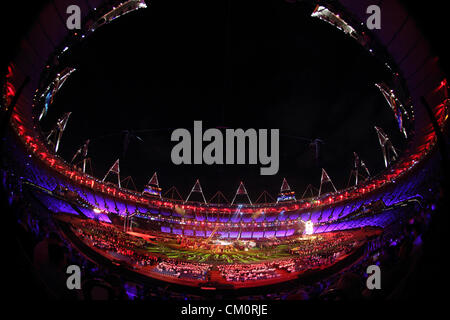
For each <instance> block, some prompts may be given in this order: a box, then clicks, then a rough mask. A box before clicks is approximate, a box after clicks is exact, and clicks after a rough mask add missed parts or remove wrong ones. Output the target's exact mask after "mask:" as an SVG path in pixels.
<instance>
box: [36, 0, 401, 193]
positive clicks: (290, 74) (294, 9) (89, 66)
mask: <svg viewBox="0 0 450 320" xmlns="http://www.w3.org/2000/svg"><path fill="white" fill-rule="evenodd" d="M230 3H231V5H230V6H228V5H227V2H226V1H176V2H173V1H153V2H152V5H151V6H150V7H149V9H146V10H140V11H138V12H135V13H132V14H130V15H128V16H125V17H123V18H121V19H119V20H117V21H115V22H114V23H113V24H111V25H109V26H106V27H103V28H101V29H99V30H98V31H97V32H96V33H95V34H94V35H93V37H92V38H90V39H88V41H87V42H86V43H85V44H83V46H82V47H81V48H76V49H75V48H74V49H72V50H69V52H68V54H67V57H66V58H67V61H68V63H70V64H71V65H73V66H74V67H75V68H77V71H76V72H75V73H74V74H73V75H72V77H71V78H70V80H69V81H67V83H66V84H65V86H64V87H63V89H62V90H61V91H60V93H59V95H58V96H57V98H56V100H55V104H54V105H53V106H52V107H51V110H50V112H49V115H48V116H47V118H46V119H45V120H44V121H43V122H42V127H43V128H44V129H45V130H48V129H49V128H50V127H51V125H52V124H53V123H54V121H55V119H56V118H57V117H59V116H61V114H62V113H63V112H65V111H72V112H73V114H72V117H71V119H70V121H69V124H68V126H67V129H66V132H65V134H64V136H63V140H62V146H61V151H60V153H61V155H63V156H64V157H65V158H66V159H70V158H71V157H72V155H73V154H74V152H75V151H76V149H77V148H78V147H79V146H80V145H81V144H82V143H83V142H84V141H85V140H86V139H88V138H90V139H91V146H90V157H91V158H92V163H93V167H94V168H93V169H94V174H95V175H96V176H98V177H103V175H104V174H105V173H106V171H107V170H108V168H109V166H111V164H112V163H113V162H114V161H115V159H117V158H118V157H120V158H121V170H122V176H123V177H125V176H127V175H131V176H132V177H133V179H134V181H135V182H136V184H137V185H138V187H139V188H140V187H142V186H143V184H145V183H146V182H147V181H148V179H149V178H150V177H151V175H152V174H153V172H154V171H157V172H158V175H159V180H160V184H161V186H162V187H163V188H164V189H166V190H167V189H168V188H169V187H170V186H172V185H176V186H177V187H178V189H179V190H180V192H181V193H182V195H183V196H186V195H187V193H188V192H189V190H190V188H191V187H192V185H193V183H194V181H195V179H196V178H200V181H201V183H202V186H203V190H204V191H205V194H206V197H207V198H209V197H211V196H212V195H213V194H214V193H215V192H216V191H217V190H218V189H220V190H222V191H223V192H224V193H225V194H226V195H227V196H228V197H230V198H232V196H233V194H234V192H235V190H236V188H237V186H238V184H239V181H240V180H244V182H245V184H246V186H247V190H248V191H249V193H250V196H251V197H252V199H253V200H255V199H256V197H257V196H258V195H259V193H261V192H262V191H263V190H264V189H266V190H267V191H269V192H270V193H272V194H276V193H277V192H278V190H279V188H280V185H281V181H282V178H283V177H286V178H287V179H288V182H289V183H290V185H291V187H292V188H293V189H295V190H296V191H297V192H298V193H299V194H300V195H301V193H303V191H304V189H305V188H306V186H307V185H308V184H310V183H311V184H313V185H315V186H316V187H318V186H319V184H320V170H321V169H320V168H321V167H324V168H326V170H327V171H328V173H329V175H330V176H331V178H332V179H333V180H334V183H335V185H336V187H338V188H343V187H345V186H346V185H347V180H348V177H349V173H350V169H351V167H352V161H353V151H356V152H358V153H359V154H360V156H361V158H362V159H363V160H364V161H365V162H366V164H367V165H368V167H369V169H370V170H371V171H372V172H374V173H375V172H378V171H380V170H381V169H382V168H383V159H382V155H381V151H380V147H379V144H378V140H377V136H376V133H375V130H374V128H373V127H374V125H377V126H380V127H382V128H383V129H385V131H386V132H387V133H388V135H389V136H390V137H391V140H392V141H393V143H394V145H395V146H396V147H399V148H402V147H403V143H404V139H403V138H402V137H401V135H400V133H399V131H398V129H397V124H396V122H395V120H394V116H393V114H392V112H391V110H390V108H389V107H388V105H387V103H386V102H385V101H384V99H383V97H382V95H381V93H380V92H379V91H378V89H377V88H376V87H375V86H374V83H376V82H379V81H383V80H386V79H388V74H387V73H386V72H385V71H384V68H383V66H382V65H380V64H379V63H378V62H377V60H376V59H374V58H373V57H371V56H369V55H368V54H367V53H366V52H365V51H364V50H363V49H362V48H361V47H360V46H359V45H358V44H357V43H356V42H355V41H354V40H353V39H351V38H349V37H347V36H345V35H344V34H343V33H341V32H340V31H338V30H336V29H334V28H333V27H331V26H330V25H328V24H326V23H324V22H322V21H320V20H318V19H313V18H311V17H310V13H311V8H310V7H308V6H306V5H304V4H301V3H295V4H291V3H286V2H282V1H273V2H266V1H246V2H245V5H244V4H242V3H240V2H239V1H232V2H230ZM194 120H203V127H204V130H206V129H207V128H212V127H218V126H221V127H230V128H243V129H246V128H256V129H258V128H267V129H271V128H274V129H280V134H281V137H280V170H279V172H278V174H277V175H275V176H260V175H259V168H260V165H254V166H243V165H234V166H198V165H196V166H194V165H190V166H189V165H182V166H175V165H173V164H172V163H171V160H170V152H171V149H172V147H173V146H174V145H175V143H173V142H171V141H170V134H171V132H172V131H173V130H174V129H175V128H187V129H190V130H192V127H193V121H194ZM123 130H134V131H135V132H136V134H137V135H138V136H139V137H141V138H142V139H143V140H144V142H140V141H138V140H131V141H130V144H129V146H128V150H127V152H126V154H125V155H123V137H124V135H123V133H122V131H123ZM293 137H298V138H293ZM302 138H306V139H315V138H320V139H322V140H323V141H324V144H323V145H322V147H321V159H320V163H319V164H317V163H316V162H315V161H314V149H313V148H311V147H310V146H309V143H308V142H307V141H305V140H303V139H302Z"/></svg>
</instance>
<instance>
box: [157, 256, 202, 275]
mask: <svg viewBox="0 0 450 320" xmlns="http://www.w3.org/2000/svg"><path fill="white" fill-rule="evenodd" d="M210 269H211V266H210V265H207V264H202V263H188V262H183V261H177V260H166V261H161V262H159V263H158V265H157V266H156V268H155V271H158V272H160V273H162V274H165V275H169V276H173V277H176V278H188V279H196V280H207V276H208V271H209V270H210Z"/></svg>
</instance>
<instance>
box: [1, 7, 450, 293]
mask: <svg viewBox="0 0 450 320" xmlns="http://www.w3.org/2000/svg"><path fill="white" fill-rule="evenodd" d="M230 3H231V2H228V7H227V6H226V5H225V4H220V5H217V6H213V5H211V4H205V3H201V4H186V3H185V4H180V6H179V7H176V8H175V9H173V8H171V10H172V11H168V9H167V7H165V5H163V4H161V3H160V2H157V1H155V2H150V1H144V0H129V1H101V0H85V1H79V3H78V4H77V5H78V6H79V7H80V8H81V10H80V12H81V26H80V28H79V29H73V30H70V29H68V28H67V25H66V18H65V17H66V16H67V11H66V10H67V8H68V7H69V6H70V5H72V3H71V2H70V1H65V0H53V1H49V2H48V3H46V4H45V5H43V6H42V8H41V11H40V13H39V15H37V16H36V18H35V20H34V22H33V24H32V26H31V28H30V29H29V30H28V31H27V34H26V35H25V36H24V37H23V39H22V40H21V43H20V49H19V50H18V51H17V54H15V56H14V58H13V59H12V60H11V61H9V62H8V67H7V73H6V75H5V77H4V79H3V82H4V85H3V88H2V90H3V91H2V101H1V110H2V121H3V127H2V128H4V130H3V134H4V138H3V140H2V148H3V150H2V161H3V163H2V187H3V190H4V195H5V197H4V198H5V199H4V200H5V205H6V206H7V210H6V211H5V212H7V213H8V215H9V216H10V218H9V219H11V220H14V223H15V224H16V225H18V227H17V230H18V231H17V234H18V235H19V236H20V240H19V241H20V246H21V248H22V249H23V251H24V256H23V259H24V260H27V259H28V261H29V262H30V265H31V267H30V268H33V274H34V275H35V276H34V277H33V281H34V283H35V285H36V287H38V288H41V289H42V291H43V292H45V293H44V294H45V295H48V296H50V297H57V298H63V299H112V298H113V297H114V299H131V300H134V299H136V300H147V299H148V300H160V299H168V300H171V299H174V300H205V299H206V300H214V299H220V298H224V297H225V298H239V299H243V300H286V299H287V300H289V299H300V300H310V299H311V300H314V299H318V300H358V299H367V300H371V299H379V298H402V297H405V296H406V297H407V296H408V294H407V291H408V290H407V288H408V287H407V285H405V283H408V282H407V280H408V279H411V278H414V277H415V276H417V270H416V269H413V267H415V266H416V265H420V261H422V260H421V259H424V258H423V257H424V247H425V246H426V244H427V239H433V237H432V236H427V235H429V233H430V232H429V230H430V228H431V227H430V226H431V225H432V223H433V222H434V221H439V220H438V219H439V215H440V214H441V213H442V212H444V213H445V206H444V201H445V192H446V189H445V186H446V184H445V183H447V180H446V177H447V170H448V169H447V166H448V163H447V161H446V160H445V159H446V157H447V154H446V152H447V151H446V149H447V146H448V142H446V141H448V140H446V139H447V136H448V108H449V104H450V100H449V95H448V87H449V85H448V82H447V78H446V75H445V73H444V72H443V71H442V69H441V65H440V60H439V59H438V58H437V57H436V56H435V55H434V54H433V53H432V48H431V46H430V44H429V43H428V41H427V39H426V38H425V37H424V36H423V34H422V32H421V30H420V29H419V27H418V25H417V24H416V22H415V21H414V18H413V17H412V16H411V15H410V14H409V13H408V11H407V10H406V9H405V8H404V7H403V5H402V4H400V3H398V2H397V1H395V0H390V1H382V2H381V4H380V5H379V6H380V8H381V11H382V12H383V20H382V22H383V25H382V28H381V29H379V30H369V29H368V27H367V25H366V20H367V12H366V9H367V7H369V6H370V5H371V3H369V2H368V1H349V0H345V1H300V2H295V1H293V2H290V1H280V3H278V2H275V4H272V5H268V6H267V7H266V6H264V5H260V6H262V7H264V8H263V9H261V8H260V9H258V10H260V11H258V10H257V9H255V8H256V7H257V6H258V5H257V4H251V5H249V6H248V7H240V6H239V5H237V4H236V5H231V4H230ZM166 6H168V5H166ZM205 6H206V8H207V10H206V9H205V10H206V11H202V12H203V13H201V14H200V13H198V14H197V15H193V16H192V15H190V14H186V16H185V17H184V14H183V12H189V13H190V12H191V11H188V10H192V11H193V12H199V10H197V9H199V8H200V7H202V8H203V7H205ZM209 6H210V7H209ZM188 7H189V8H188ZM192 7H193V8H194V9H192ZM209 10H210V11H209ZM204 12H211V15H210V16H208V15H207V14H206V15H205V14H204ZM239 12H245V13H246V14H247V15H246V14H243V13H241V16H239ZM260 15H262V16H264V18H258V17H259V16H260ZM158 16H159V18H158ZM227 17H228V18H227ZM230 17H232V18H230ZM233 17H234V18H233ZM255 17H256V18H255ZM299 17H301V18H299ZM153 18H154V20H152V19H153ZM220 18H223V19H225V21H240V23H238V22H237V23H236V24H234V23H233V22H229V24H225V25H226V27H225V28H224V29H221V27H218V26H219V25H220V26H221V25H222V22H223V21H222V20H220ZM269 18H270V19H273V20H270V19H269ZM202 19H205V20H202ZM227 19H231V20H227ZM233 19H235V20H233ZM258 19H259V20H258ZM265 19H267V20H265ZM150 20H151V22H149V21H150ZM267 21H272V22H271V23H268V22H267ZM273 21H275V22H273ZM147 23H148V25H147ZM264 23H268V24H269V27H267V29H264V28H262V30H261V29H260V27H261V26H262V25H263V24H264ZM190 24H192V25H194V26H192V25H190ZM208 26H209V27H208ZM183 28H185V30H183ZM277 28H278V29H277ZM313 28H314V30H313ZM269 29H270V30H269ZM168 30H169V31H168ZM256 30H257V31H256ZM273 30H276V31H273ZM286 30H287V31H286ZM222 32H223V34H222ZM258 32H259V33H258ZM256 33H258V35H255V34H256ZM158 34H159V35H158ZM180 34H181V36H180ZM218 34H219V35H218ZM298 34H300V36H299V35H298ZM174 35H178V36H179V38H177V37H175V36H174ZM192 35H194V36H192ZM221 35H224V37H223V38H222V37H221ZM172 36H173V37H172ZM191 36H192V38H189V37H191ZM328 37H329V38H328ZM185 39H189V40H185ZM224 39H225V40H224ZM253 39H258V41H256V40H253ZM305 39H306V40H305ZM259 40H261V41H259ZM121 41H122V42H123V43H121ZM183 41H185V42H183ZM252 41H254V42H255V43H257V44H253V42H252ZM174 43H175V44H174ZM224 43H225V45H224ZM286 43H288V44H286ZM222 45H223V47H222ZM161 48H165V50H164V49H161ZM278 48H284V51H283V49H279V50H278ZM312 48H318V49H317V51H314V49H312ZM252 50H253V51H252ZM310 51H311V52H310ZM261 52H263V53H261ZM306 52H309V53H306ZM259 54H261V56H258V57H256V56H255V55H259ZM302 54H305V55H308V54H309V55H310V56H309V57H308V58H306V59H302V58H301V55H302ZM180 56H183V57H180ZM186 56H187V57H188V58H186ZM274 56H276V57H277V59H278V60H276V62H267V61H268V59H269V58H273V57H274ZM227 57H234V58H231V60H230V61H231V62H228V64H227V62H225V63H224V62H223V61H229V60H227V59H228V58H227ZM242 57H245V59H247V60H248V61H250V62H245V61H247V60H245V59H244V58H242ZM233 59H234V60H233ZM119 60H120V61H119ZM217 61H219V62H217ZM243 61H244V62H243ZM252 63H253V64H252ZM347 64H352V65H351V66H348V65H347ZM185 65H187V66H185ZM200 65H201V66H200ZM248 65H251V67H247V66H248ZM334 66H336V67H334ZM221 68H223V69H221ZM334 68H336V69H334ZM279 69H281V70H284V71H283V72H280V73H277V72H278V71H277V70H279ZM347 70H348V72H347ZM217 74H218V75H217ZM297 74H303V75H304V76H303V77H301V76H300V77H298V76H297ZM317 74H319V75H320V76H317ZM315 75H316V76H317V78H316V77H315ZM322 75H324V76H322ZM113 77H114V78H115V79H117V80H111V78H113ZM199 79H201V80H199ZM271 79H275V80H271ZM286 79H288V80H286ZM339 79H340V80H339ZM99 83H100V85H98V84H99ZM317 83H320V84H317ZM302 86H303V89H302ZM273 87H275V88H276V89H273ZM302 90H303V91H302ZM315 90H317V91H315ZM333 90H334V91H333ZM255 96H257V97H259V98H255ZM285 96H288V97H290V99H287V98H284V97H285ZM199 97H200V98H199ZM121 99H124V100H121ZM296 99H297V100H296ZM147 100H150V101H151V103H150V105H151V106H150V107H149V108H148V109H146V108H145V105H146V103H148V101H147ZM212 101H213V102H212ZM132 106H134V109H133V107H132ZM143 106H144V107H143ZM177 106H178V107H177ZM347 106H350V107H348V109H345V108H347ZM152 108H154V109H152ZM178 108H179V109H183V110H179V109H178ZM246 108H247V109H246ZM307 109H308V110H307ZM133 110H136V111H133ZM326 110H329V111H326ZM342 110H344V111H342ZM144 118H145V119H144ZM202 119H203V120H205V121H206V123H207V124H208V125H210V126H211V127H214V128H218V129H219V130H223V129H226V128H244V129H245V128H249V127H250V128H251V127H265V128H270V127H277V128H280V133H281V138H282V141H281V147H280V148H281V149H280V153H281V160H280V171H279V172H278V174H276V175H273V176H260V175H259V167H258V168H256V167H254V166H253V167H252V166H247V165H245V166H241V167H239V166H238V167H232V168H225V169H223V168H219V167H218V166H212V167H207V166H205V165H203V166H195V165H193V166H183V165H181V166H176V165H173V164H171V163H169V162H170V147H171V146H172V145H170V131H171V130H173V128H176V127H187V128H190V127H192V123H193V121H195V120H202ZM311 119H314V120H315V121H316V122H317V123H313V121H312V120H311ZM333 120H336V121H335V122H339V124H338V125H336V126H334V124H331V122H333ZM327 121H328V122H329V123H328V122H327ZM311 132H314V133H311ZM149 141H150V142H149ZM143 150H145V151H143ZM167 163H169V164H167ZM436 217H437V218H436ZM435 219H437V220H435ZM441 221H442V220H441ZM435 223H436V222H435ZM441 223H442V222H441ZM434 235H435V236H436V237H437V235H438V234H437V233H434ZM429 241H430V243H431V241H432V240H429ZM27 257H28V258H27ZM418 261H419V262H418ZM67 265H77V266H80V267H81V270H82V274H83V277H82V285H81V287H82V289H80V290H78V291H76V292H75V293H74V291H70V290H66V288H62V287H63V286H60V285H59V283H58V281H59V280H60V279H57V275H59V274H60V273H63V274H64V273H65V272H63V271H61V270H65V269H63V268H65V267H66V266H67ZM371 265H377V266H379V267H380V268H381V270H382V271H383V274H386V275H385V276H383V279H387V280H385V282H383V290H370V289H369V288H367V287H366V279H367V278H368V276H369V275H368V274H367V267H368V266H371ZM384 272H385V273H384ZM383 281H384V280H383ZM411 292H413V291H411Z"/></svg>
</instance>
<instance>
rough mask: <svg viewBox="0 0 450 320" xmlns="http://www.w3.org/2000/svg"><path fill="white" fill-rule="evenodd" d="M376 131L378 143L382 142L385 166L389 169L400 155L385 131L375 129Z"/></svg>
mask: <svg viewBox="0 0 450 320" xmlns="http://www.w3.org/2000/svg"><path fill="white" fill-rule="evenodd" d="M375 130H376V131H377V135H378V141H379V142H380V146H381V150H382V151H383V157H384V166H385V167H386V168H387V167H388V165H389V164H390V163H391V161H395V160H397V157H398V154H397V151H396V150H395V148H394V146H393V145H392V142H391V140H389V137H388V136H387V134H386V133H385V132H384V131H383V129H381V128H379V127H375Z"/></svg>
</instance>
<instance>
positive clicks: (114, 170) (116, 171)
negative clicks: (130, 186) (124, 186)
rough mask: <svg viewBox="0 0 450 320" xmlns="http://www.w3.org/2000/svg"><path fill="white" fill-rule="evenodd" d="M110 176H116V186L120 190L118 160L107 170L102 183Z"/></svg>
mask: <svg viewBox="0 0 450 320" xmlns="http://www.w3.org/2000/svg"><path fill="white" fill-rule="evenodd" d="M110 174H115V175H117V185H118V186H119V188H121V185H120V167H119V159H117V160H116V162H114V164H113V165H112V167H111V168H110V169H109V170H108V172H107V173H106V175H105V177H104V178H103V180H102V182H105V180H106V178H107V177H108V176H109V175H110Z"/></svg>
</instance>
